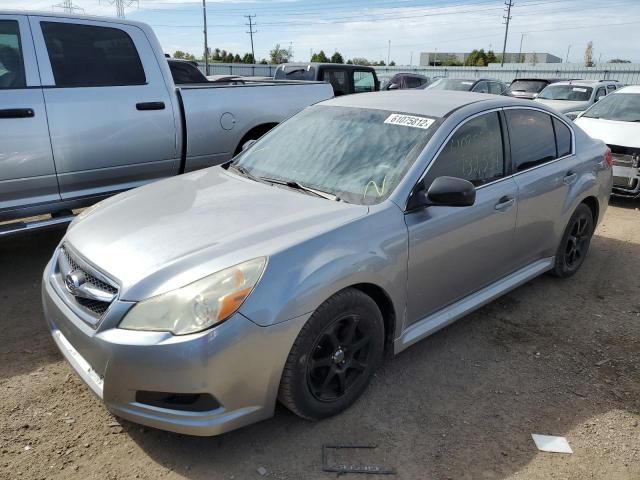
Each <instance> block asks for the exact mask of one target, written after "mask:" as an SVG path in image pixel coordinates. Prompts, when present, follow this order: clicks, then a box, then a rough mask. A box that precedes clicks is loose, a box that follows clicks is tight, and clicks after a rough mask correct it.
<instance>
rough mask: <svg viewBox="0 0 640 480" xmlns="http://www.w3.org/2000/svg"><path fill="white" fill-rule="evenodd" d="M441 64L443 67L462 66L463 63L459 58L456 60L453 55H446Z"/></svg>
mask: <svg viewBox="0 0 640 480" xmlns="http://www.w3.org/2000/svg"><path fill="white" fill-rule="evenodd" d="M441 65H443V66H445V67H462V66H463V64H462V62H461V61H460V60H458V59H457V58H455V57H447V58H445V59H444V60H443V61H442V63H441Z"/></svg>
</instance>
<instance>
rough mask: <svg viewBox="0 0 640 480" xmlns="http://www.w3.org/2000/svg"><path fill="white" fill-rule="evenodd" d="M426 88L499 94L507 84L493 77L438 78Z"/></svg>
mask: <svg viewBox="0 0 640 480" xmlns="http://www.w3.org/2000/svg"><path fill="white" fill-rule="evenodd" d="M427 88H428V89H429V90H457V91H461V92H475V93H492V94H494V95H501V94H502V93H504V91H505V90H506V89H507V85H506V84H505V83H504V82H502V81H500V80H496V79H495V78H440V79H438V80H437V81H435V82H433V83H432V84H431V85H429V86H428V87H427Z"/></svg>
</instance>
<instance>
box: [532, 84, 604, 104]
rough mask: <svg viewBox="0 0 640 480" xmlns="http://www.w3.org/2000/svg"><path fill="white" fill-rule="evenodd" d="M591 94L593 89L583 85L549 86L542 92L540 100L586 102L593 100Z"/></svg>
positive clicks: (539, 96)
mask: <svg viewBox="0 0 640 480" xmlns="http://www.w3.org/2000/svg"><path fill="white" fill-rule="evenodd" d="M591 93H593V88H591V87H583V86H581V85H549V86H548V87H546V88H545V89H544V90H542V92H540V95H538V98H542V99H544V100H569V101H575V102H586V101H588V100H589V99H590V98H591Z"/></svg>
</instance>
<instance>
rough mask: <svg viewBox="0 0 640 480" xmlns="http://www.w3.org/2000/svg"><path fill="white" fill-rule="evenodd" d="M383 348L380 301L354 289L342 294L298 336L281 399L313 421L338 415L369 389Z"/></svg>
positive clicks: (313, 318)
mask: <svg viewBox="0 0 640 480" xmlns="http://www.w3.org/2000/svg"><path fill="white" fill-rule="evenodd" d="M383 349H384V323H383V320H382V314H381V313H380V309H379V308H378V306H377V305H376V303H375V302H374V301H373V300H372V299H371V298H370V297H369V296H368V295H366V294H364V293H363V292H361V291H360V290H356V289H354V288H349V289H346V290H344V291H342V292H340V293H337V294H336V295H334V296H333V297H331V298H330V299H328V300H327V301H326V302H324V303H323V304H322V305H320V306H319V307H318V309H317V310H316V311H315V312H314V313H313V315H311V318H310V319H309V321H308V322H307V323H306V325H305V326H304V327H303V328H302V330H301V331H300V333H299V334H298V338H297V339H296V341H295V342H294V344H293V347H292V348H291V352H290V353H289V357H288V358H287V362H286V364H285V367H284V372H283V374H282V380H281V381H280V391H279V392H278V399H279V400H280V402H281V403H282V404H283V405H284V406H285V407H287V408H288V409H289V410H291V411H292V412H293V413H295V414H296V415H298V416H300V417H302V418H306V419H308V420H318V419H320V418H324V417H329V416H331V415H335V414H337V413H339V412H341V411H342V410H344V409H345V408H347V407H349V406H350V405H351V404H353V403H354V402H355V400H356V399H357V398H358V397H359V396H360V395H361V394H362V392H363V391H364V390H365V388H366V387H367V385H368V384H369V381H370V380H371V377H372V376H373V373H374V371H375V370H376V368H377V367H378V365H379V363H380V361H381V359H382V355H383Z"/></svg>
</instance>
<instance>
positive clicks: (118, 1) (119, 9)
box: [107, 0, 140, 18]
mask: <svg viewBox="0 0 640 480" xmlns="http://www.w3.org/2000/svg"><path fill="white" fill-rule="evenodd" d="M107 3H109V4H110V5H115V6H116V16H117V17H118V18H124V9H125V8H129V7H130V6H131V5H133V4H134V3H135V4H136V5H138V6H139V5H140V4H139V3H138V0H107Z"/></svg>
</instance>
